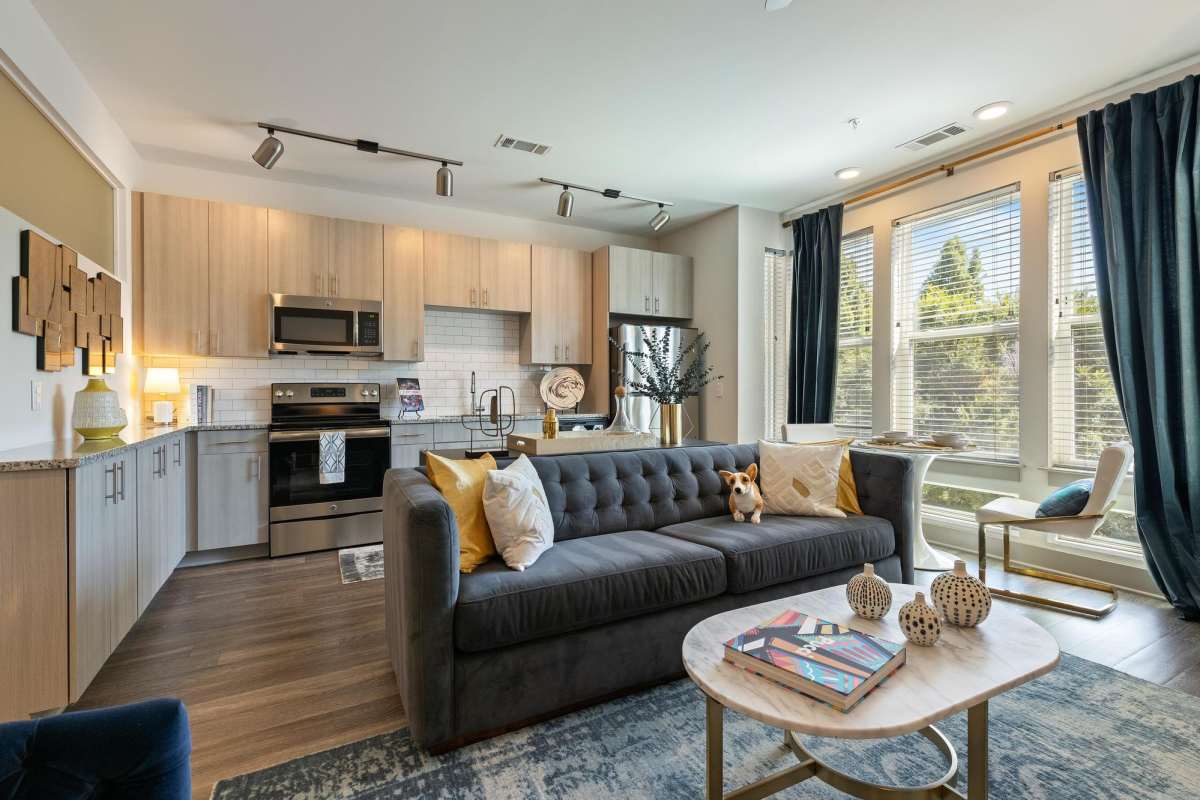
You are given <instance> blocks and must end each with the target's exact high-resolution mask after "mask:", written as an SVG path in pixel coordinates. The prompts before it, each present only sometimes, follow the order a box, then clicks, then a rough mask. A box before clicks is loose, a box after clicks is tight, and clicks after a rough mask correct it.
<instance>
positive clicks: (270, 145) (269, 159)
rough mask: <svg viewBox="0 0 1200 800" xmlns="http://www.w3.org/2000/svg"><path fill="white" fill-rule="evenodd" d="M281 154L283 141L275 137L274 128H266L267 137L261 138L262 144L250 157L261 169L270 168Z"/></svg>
mask: <svg viewBox="0 0 1200 800" xmlns="http://www.w3.org/2000/svg"><path fill="white" fill-rule="evenodd" d="M281 155H283V142H281V141H279V140H278V139H276V138H275V129H274V128H267V138H265V139H263V141H262V144H260V145H259V146H258V149H257V150H255V151H254V155H252V156H250V157H251V158H253V159H254V161H255V163H256V164H258V165H259V166H260V167H262V168H263V169H270V168H271V167H273V166H275V162H276V161H278V160H279V157H280V156H281Z"/></svg>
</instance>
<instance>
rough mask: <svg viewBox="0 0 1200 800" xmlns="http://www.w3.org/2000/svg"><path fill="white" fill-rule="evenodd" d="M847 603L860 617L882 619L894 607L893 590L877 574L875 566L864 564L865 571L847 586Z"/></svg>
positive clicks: (852, 579)
mask: <svg viewBox="0 0 1200 800" xmlns="http://www.w3.org/2000/svg"><path fill="white" fill-rule="evenodd" d="M846 602H848V603H849V604H850V608H852V609H854V613H855V614H858V615H859V616H860V617H864V618H866V619H880V618H881V617H882V616H883V615H884V614H886V613H887V612H888V609H890V608H891V607H892V589H891V587H890V586H888V585H887V581H885V580H884V579H883V578H880V577H879V576H878V575H876V574H875V565H874V564H863V571H862V572H861V573H860V574H858V575H855V576H854V577H853V578H851V579H850V582H849V583H848V584H846Z"/></svg>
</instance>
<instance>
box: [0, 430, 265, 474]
mask: <svg viewBox="0 0 1200 800" xmlns="http://www.w3.org/2000/svg"><path fill="white" fill-rule="evenodd" d="M266 429H267V424H266V423H265V422H261V423H254V422H231V423H227V424H226V423H209V424H204V425H190V424H186V423H185V424H179V425H147V426H145V427H142V428H135V427H129V428H126V429H125V430H123V431H121V435H120V436H118V437H116V438H114V439H94V440H91V441H87V440H85V439H83V438H82V437H80V436H78V435H72V436H71V438H70V439H59V440H55V441H52V442H42V443H39V444H31V445H26V446H24V447H17V448H13V449H11V450H3V451H0V472H24V471H27V470H37V469H73V468H74V467H78V466H81V465H83V464H87V463H88V462H90V461H96V460H98V459H100V458H103V457H105V456H110V455H113V454H114V453H119V452H121V451H123V450H130V449H134V448H138V447H144V446H145V445H147V444H150V443H151V442H153V441H154V440H156V439H160V438H162V437H163V436H170V435H171V434H175V433H186V432H187V431H247V430H263V431H265V430H266Z"/></svg>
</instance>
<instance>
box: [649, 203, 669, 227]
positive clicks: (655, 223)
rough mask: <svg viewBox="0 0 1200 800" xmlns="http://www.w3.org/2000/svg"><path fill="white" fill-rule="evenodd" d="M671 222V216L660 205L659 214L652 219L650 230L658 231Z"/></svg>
mask: <svg viewBox="0 0 1200 800" xmlns="http://www.w3.org/2000/svg"><path fill="white" fill-rule="evenodd" d="M670 221H671V215H670V214H668V213H667V211H666V209H664V208H663V204H662V203H659V204H658V213H657V214H655V215H654V216H653V217H651V218H650V230H653V231H657V230H659V229H661V228H662V226H664V225H666V224H667V223H668V222H670Z"/></svg>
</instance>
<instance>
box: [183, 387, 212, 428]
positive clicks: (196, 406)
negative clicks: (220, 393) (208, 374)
mask: <svg viewBox="0 0 1200 800" xmlns="http://www.w3.org/2000/svg"><path fill="white" fill-rule="evenodd" d="M216 395H217V391H216V389H214V388H213V387H211V386H206V385H205V384H192V385H191V386H189V387H188V417H189V419H191V421H192V422H193V423H195V424H197V425H204V424H207V423H210V422H214V421H215V414H214V409H215V408H216V401H217V397H216Z"/></svg>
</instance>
